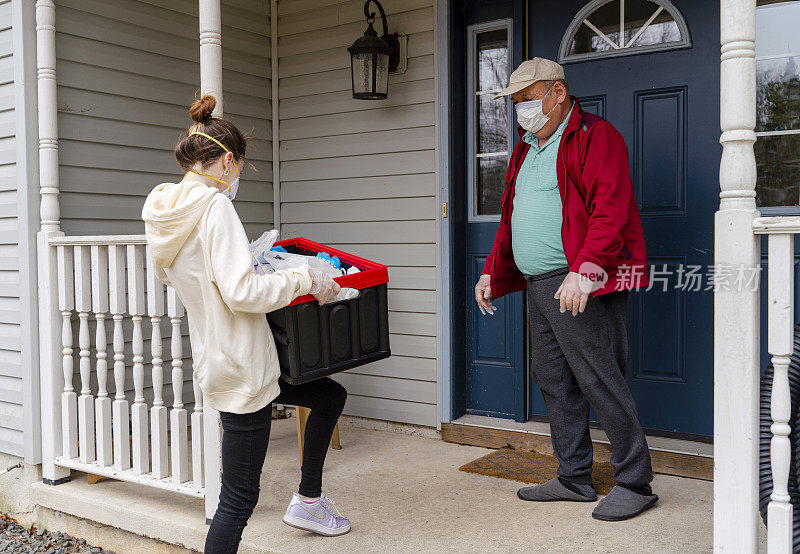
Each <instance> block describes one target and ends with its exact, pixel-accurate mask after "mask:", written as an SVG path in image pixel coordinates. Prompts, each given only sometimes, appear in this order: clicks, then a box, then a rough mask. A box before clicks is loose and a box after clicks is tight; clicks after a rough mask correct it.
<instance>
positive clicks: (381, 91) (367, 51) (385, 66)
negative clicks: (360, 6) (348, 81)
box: [347, 0, 400, 100]
mask: <svg viewBox="0 0 800 554" xmlns="http://www.w3.org/2000/svg"><path fill="white" fill-rule="evenodd" d="M371 3H372V4H375V6H377V8H378V11H379V12H380V14H381V22H382V23H383V36H380V37H379V36H378V33H376V32H375V29H374V28H373V27H372V24H373V23H375V12H370V11H369V5H370V4H371ZM364 16H365V17H366V18H367V24H368V26H367V30H366V31H364V36H363V37H360V38H358V39H356V41H355V42H354V43H353V45H352V46H351V47H350V48H348V49H347V51H348V52H350V73H351V76H352V80H353V98H355V99H357V100H383V99H385V98H386V97H387V96H388V95H389V72H390V71H395V70H397V67H398V65H399V63H400V43H399V41H398V38H397V34H396V33H394V34H391V35H390V34H389V30H388V28H387V26H386V12H384V11H383V6H381V3H380V2H378V1H377V0H367V1H366V2H364Z"/></svg>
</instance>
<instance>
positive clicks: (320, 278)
mask: <svg viewBox="0 0 800 554" xmlns="http://www.w3.org/2000/svg"><path fill="white" fill-rule="evenodd" d="M308 274H309V275H311V290H310V291H309V294H311V295H313V296H314V298H316V299H317V301H318V302H319V305H320V306H322V305H323V304H326V303H328V302H330V301H331V300H333V299H334V298H336V295H337V294H339V290H340V289H341V287H340V286H339V284H338V283H337V282H336V281H334V280H333V278H332V277H331V276H330V275H326V274H324V273H322V272H321V271H320V270H319V269H316V268H314V267H310V268H308Z"/></svg>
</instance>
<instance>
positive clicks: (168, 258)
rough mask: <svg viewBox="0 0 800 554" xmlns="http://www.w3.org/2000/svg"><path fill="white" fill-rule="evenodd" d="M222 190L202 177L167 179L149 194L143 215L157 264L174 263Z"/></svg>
mask: <svg viewBox="0 0 800 554" xmlns="http://www.w3.org/2000/svg"><path fill="white" fill-rule="evenodd" d="M218 192H219V191H218V190H217V189H216V188H213V187H209V186H206V185H205V184H203V183H201V182H199V181H182V182H180V183H163V184H161V185H158V186H157V187H156V188H154V189H153V190H152V192H151V193H150V194H149V195H147V200H145V202H144V208H142V219H143V220H144V232H145V236H146V237H147V245H148V246H149V247H150V251H151V252H152V253H153V260H154V261H155V262H156V264H158V265H159V266H161V267H170V266H171V265H172V262H173V261H174V260H175V257H176V256H177V255H178V253H179V252H180V251H181V248H183V245H184V244H185V243H186V239H187V238H188V237H189V235H190V234H191V233H192V231H193V230H194V228H195V226H196V225H197V222H198V221H199V220H200V218H201V217H202V216H203V214H204V213H205V211H206V208H207V207H208V205H209V204H210V203H211V200H212V199H213V198H214V195H215V194H217V193H218Z"/></svg>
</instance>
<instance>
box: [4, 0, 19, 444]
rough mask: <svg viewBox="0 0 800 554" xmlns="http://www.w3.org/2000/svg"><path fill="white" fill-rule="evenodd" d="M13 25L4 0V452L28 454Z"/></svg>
mask: <svg viewBox="0 0 800 554" xmlns="http://www.w3.org/2000/svg"><path fill="white" fill-rule="evenodd" d="M12 27H13V26H12V17H11V1H10V0H6V1H0V452H3V453H6V454H13V455H15V456H23V455H24V446H25V443H24V436H23V425H24V416H23V407H22V398H23V394H22V372H23V364H22V337H21V327H20V322H21V310H22V303H21V301H20V294H21V289H20V287H21V283H20V252H19V243H20V232H21V229H20V221H19V217H18V194H19V192H18V191H19V186H20V183H19V179H18V175H17V163H16V160H17V150H16V148H17V141H16V129H15V125H16V122H15V117H16V114H15V110H14V107H15V106H14V102H15V100H14V56H13V38H12V34H13V28H12ZM23 186H24V185H23Z"/></svg>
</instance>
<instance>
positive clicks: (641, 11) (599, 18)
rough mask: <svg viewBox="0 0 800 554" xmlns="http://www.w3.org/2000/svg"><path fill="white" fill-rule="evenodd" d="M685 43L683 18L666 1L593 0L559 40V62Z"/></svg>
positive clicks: (685, 28) (635, 52)
mask: <svg viewBox="0 0 800 554" xmlns="http://www.w3.org/2000/svg"><path fill="white" fill-rule="evenodd" d="M688 46H691V40H690V38H689V28H688V26H687V25H686V21H685V20H684V19H683V17H682V16H681V14H680V12H678V10H677V8H675V6H673V5H672V4H671V3H670V2H668V1H667V0H594V1H592V2H589V3H588V4H586V6H584V8H583V9H582V10H581V11H580V12H578V14H577V15H576V16H575V18H574V19H573V20H572V23H571V24H570V26H569V28H568V29H567V32H566V34H565V35H564V38H563V39H562V41H561V48H560V50H559V61H561V62H562V63H563V62H570V61H580V60H586V59H593V58H602V57H612V56H625V55H628V54H638V53H641V52H653V51H659V50H672V49H675V48H685V47H688Z"/></svg>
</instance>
